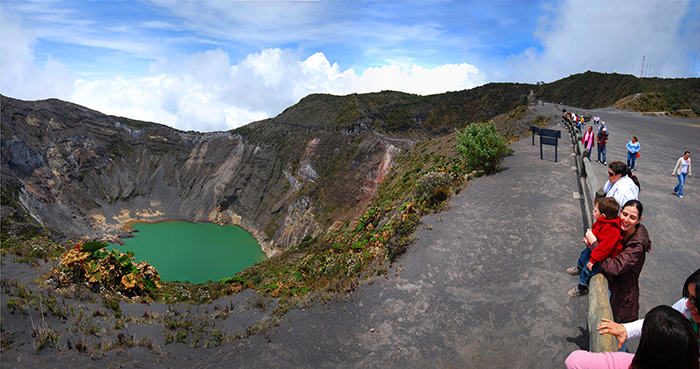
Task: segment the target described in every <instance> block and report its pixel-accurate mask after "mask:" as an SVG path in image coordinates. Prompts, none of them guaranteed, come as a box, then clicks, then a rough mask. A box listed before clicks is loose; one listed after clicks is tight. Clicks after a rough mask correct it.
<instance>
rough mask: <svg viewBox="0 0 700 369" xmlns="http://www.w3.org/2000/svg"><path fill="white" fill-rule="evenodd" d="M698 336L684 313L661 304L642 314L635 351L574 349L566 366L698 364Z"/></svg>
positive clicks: (694, 367)
mask: <svg viewBox="0 0 700 369" xmlns="http://www.w3.org/2000/svg"><path fill="white" fill-rule="evenodd" d="M698 350H699V349H698V339H697V335H696V333H695V331H694V330H693V327H692V325H691V324H690V322H689V321H688V319H686V318H685V317H684V316H683V314H681V313H679V312H678V311H677V310H675V309H673V308H671V307H670V306H665V305H660V306H657V307H655V308H653V309H651V310H650V311H649V312H648V313H647V315H646V316H645V317H644V324H643V326H642V337H641V338H640V340H639V347H637V352H636V353H635V354H630V353H627V352H619V351H618V352H599V353H598V352H588V351H584V350H576V351H574V352H572V353H571V354H570V355H569V357H567V358H566V361H565V362H564V364H565V365H566V367H567V369H627V368H630V369H646V368H675V369H698V368H700V353H699V351H698Z"/></svg>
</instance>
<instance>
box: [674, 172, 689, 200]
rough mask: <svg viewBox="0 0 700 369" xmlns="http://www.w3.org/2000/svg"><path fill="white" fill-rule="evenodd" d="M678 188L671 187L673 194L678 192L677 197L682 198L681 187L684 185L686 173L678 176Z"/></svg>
mask: <svg viewBox="0 0 700 369" xmlns="http://www.w3.org/2000/svg"><path fill="white" fill-rule="evenodd" d="M677 176H678V186H676V187H673V192H678V196H683V185H684V184H685V179H686V177H687V176H688V173H681V174H678V175H677Z"/></svg>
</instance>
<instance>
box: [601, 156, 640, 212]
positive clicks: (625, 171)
mask: <svg viewBox="0 0 700 369" xmlns="http://www.w3.org/2000/svg"><path fill="white" fill-rule="evenodd" d="M608 168H610V169H612V171H613V173H615V174H616V175H617V174H622V176H623V177H624V176H628V177H630V179H631V180H632V182H634V184H635V185H636V186H637V188H639V190H640V191H641V190H642V185H640V184H639V179H638V178H637V176H635V175H634V174H632V171H631V170H630V168H629V167H627V164H625V163H623V162H621V161H619V160H615V161H613V162H611V163H610V164H608ZM623 207H624V206H623Z"/></svg>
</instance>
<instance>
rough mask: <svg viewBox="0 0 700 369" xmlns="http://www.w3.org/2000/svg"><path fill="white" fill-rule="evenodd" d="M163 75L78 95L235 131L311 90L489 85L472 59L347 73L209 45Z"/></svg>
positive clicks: (313, 61) (130, 113)
mask: <svg viewBox="0 0 700 369" xmlns="http://www.w3.org/2000/svg"><path fill="white" fill-rule="evenodd" d="M152 70H159V71H161V73H160V74H159V75H158V76H156V77H151V78H138V79H130V80H126V79H123V78H121V77H119V78H114V79H109V80H100V81H92V82H88V81H83V80H78V81H77V82H76V84H75V88H76V93H75V95H74V96H73V97H72V99H71V100H72V101H74V102H76V103H79V104H81V105H85V106H88V107H90V108H92V109H95V110H98V111H101V112H104V113H106V114H113V115H119V116H125V117H129V118H133V119H140V120H147V121H155V122H158V123H163V124H166V125H170V126H173V127H176V128H179V129H183V130H198V131H212V130H228V129H232V128H236V127H239V126H242V125H244V124H246V123H249V122H252V121H255V120H260V119H264V118H268V117H272V116H275V115H276V114H279V113H280V112H281V111H282V110H284V109H285V108H287V107H289V106H291V105H293V104H295V103H296V102H298V101H299V100H300V99H301V98H303V97H304V96H306V95H308V94H310V93H331V94H339V95H342V94H348V93H353V92H372V91H380V90H399V91H404V92H411V93H417V94H432V93H440V92H444V91H454V90H461V89H465V88H471V87H474V86H476V85H478V84H481V83H484V79H483V76H482V75H481V74H480V73H479V71H478V70H477V69H476V67H474V66H471V65H468V64H460V65H444V66H441V67H437V68H433V69H426V68H422V67H420V66H415V65H414V66H407V67H402V66H395V65H391V66H383V67H380V68H369V69H366V70H364V71H363V73H362V74H361V75H356V74H355V72H354V71H353V70H352V69H348V70H345V71H341V70H340V67H339V66H338V64H337V63H334V64H331V63H330V62H329V61H328V59H326V57H325V56H324V55H323V54H322V53H316V54H314V55H312V56H310V57H308V58H307V59H305V60H300V59H299V58H298V56H297V55H296V53H294V52H292V51H289V50H281V49H266V50H263V51H261V52H259V53H254V54H250V55H248V56H247V57H246V58H245V59H244V60H243V61H241V62H240V63H239V64H237V65H231V62H230V59H229V55H228V53H226V52H224V51H222V50H220V49H219V50H209V51H206V52H203V53H196V54H193V55H190V56H187V57H185V58H184V59H183V60H182V62H180V63H177V64H176V65H175V64H162V65H155V66H154V67H153V68H152Z"/></svg>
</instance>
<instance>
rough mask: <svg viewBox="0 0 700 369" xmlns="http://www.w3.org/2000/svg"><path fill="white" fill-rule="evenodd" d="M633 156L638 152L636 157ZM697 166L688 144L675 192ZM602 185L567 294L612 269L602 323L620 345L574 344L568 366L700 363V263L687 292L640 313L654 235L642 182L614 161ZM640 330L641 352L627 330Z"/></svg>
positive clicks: (627, 167)
mask: <svg viewBox="0 0 700 369" xmlns="http://www.w3.org/2000/svg"><path fill="white" fill-rule="evenodd" d="M589 131H591V129H589ZM631 143H632V144H635V143H636V144H637V147H636V150H639V144H638V140H637V139H636V137H634V138H633V140H632V141H631ZM629 149H630V148H629V144H628V150H629ZM631 149H635V147H632V148H631ZM628 160H630V157H629V154H628ZM633 163H634V161H633V160H632V162H631V163H630V164H632V165H633ZM690 168H691V167H690V153H689V152H686V153H685V154H684V155H683V157H681V158H680V159H678V162H677V163H676V166H675V167H674V169H673V173H672V174H673V175H674V176H678V180H679V184H678V185H677V186H676V187H675V188H674V192H675V193H680V195H679V196H682V191H683V183H684V182H685V179H686V177H687V176H690V173H691V172H690ZM602 191H603V192H602V194H601V193H599V194H597V198H596V201H595V206H594V209H593V217H594V219H595V222H594V223H593V225H592V227H591V228H590V229H588V230H587V231H586V234H585V237H584V239H583V242H584V243H585V245H586V246H585V247H584V249H583V250H582V251H581V253H580V255H579V258H578V260H577V261H576V265H575V266H574V267H572V268H568V269H567V272H568V273H569V274H571V275H576V276H578V277H579V279H578V284H577V285H576V286H575V287H574V288H573V289H572V290H570V291H569V292H568V294H569V296H571V297H574V298H575V297H580V296H585V295H586V294H587V293H588V284H589V281H590V279H591V277H592V276H593V275H595V274H598V273H604V274H605V276H606V277H607V280H608V286H609V290H610V305H611V307H612V312H613V321H610V320H606V319H604V321H603V322H602V323H601V324H599V325H598V330H599V332H600V334H606V333H610V334H613V335H615V336H616V337H617V338H618V341H619V343H620V346H619V349H620V352H616V353H610V352H606V353H590V352H587V351H580V350H579V351H574V352H573V353H572V354H571V355H569V357H568V358H567V360H566V366H567V368H576V369H584V368H650V367H655V368H661V367H664V368H665V367H668V368H699V365H700V359H699V355H700V351H699V348H698V347H699V345H700V338H699V337H700V336H699V335H698V332H699V329H698V323H700V315H699V314H698V306H700V297H699V296H700V293H699V292H700V270H697V271H696V272H695V273H693V274H692V275H691V276H690V277H689V278H688V280H687V281H686V283H685V285H684V287H683V298H682V299H681V300H679V301H678V302H676V304H674V305H673V307H668V306H658V307H656V308H654V309H652V310H651V311H649V312H648V313H647V315H646V318H645V319H644V320H638V317H639V275H640V273H641V271H642V267H643V266H644V262H645V260H646V254H647V253H648V252H650V251H651V245H652V242H651V239H650V238H649V232H648V231H647V229H646V227H645V226H644V225H643V224H641V220H642V215H643V211H644V207H643V206H642V203H641V202H640V201H639V182H638V181H637V178H636V177H635V176H634V175H633V174H632V169H631V165H626V164H625V163H623V162H621V161H613V162H611V163H610V164H609V165H608V180H607V182H606V183H605V185H604V186H603V188H602ZM639 336H641V337H642V338H641V340H640V344H639V347H638V349H637V353H636V354H635V355H633V354H629V353H626V352H625V351H626V340H627V338H634V337H639Z"/></svg>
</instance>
